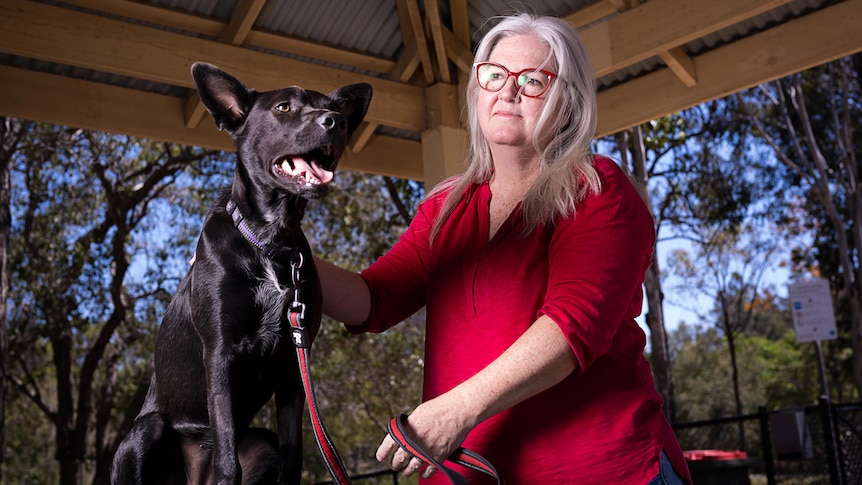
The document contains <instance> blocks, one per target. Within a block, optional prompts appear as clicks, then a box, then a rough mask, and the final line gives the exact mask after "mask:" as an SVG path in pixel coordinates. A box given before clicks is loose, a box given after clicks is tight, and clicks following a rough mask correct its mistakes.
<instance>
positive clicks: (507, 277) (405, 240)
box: [348, 157, 688, 485]
mask: <svg viewBox="0 0 862 485" xmlns="http://www.w3.org/2000/svg"><path fill="white" fill-rule="evenodd" d="M595 165H596V169H597V170H598V173H599V176H600V179H601V182H602V191H601V193H600V194H598V195H592V196H590V197H588V198H587V199H585V200H584V201H583V202H581V203H580V205H579V206H578V209H577V214H576V216H575V217H569V218H564V219H560V220H558V221H556V224H555V225H554V226H553V227H551V226H542V227H539V228H538V229H536V230H534V231H533V232H532V233H531V234H530V235H529V236H528V237H526V238H524V237H523V236H522V232H521V228H522V224H521V222H520V218H519V217H517V214H518V213H519V211H518V210H516V211H514V212H513V214H512V215H511V216H510V217H509V219H508V220H507V221H506V222H505V223H504V224H503V226H502V227H501V228H500V229H499V231H498V232H497V234H496V235H495V236H494V238H493V239H492V240H491V241H490V242H488V234H489V232H488V231H489V203H490V200H491V191H490V189H489V187H488V184H487V183H486V184H482V185H478V186H473V187H471V189H470V190H469V191H468V195H467V197H465V198H464V200H463V201H462V202H461V203H460V204H459V205H458V206H457V207H456V208H455V211H454V212H453V213H452V215H451V216H450V217H449V219H448V220H447V221H446V223H445V224H444V226H443V228H442V230H441V231H440V233H439V234H438V235H437V237H436V239H435V241H434V245H433V246H432V247H429V245H428V236H429V233H430V229H431V226H432V224H433V220H434V218H435V216H436V215H437V214H438V212H439V210H440V207H441V205H442V201H443V198H444V196H443V195H440V196H437V197H435V198H433V199H431V200H428V201H426V202H424V203H423V204H422V205H420V207H419V209H418V213H417V215H416V217H415V218H414V220H413V222H412V223H411V224H410V227H409V228H408V229H407V231H406V232H405V233H404V235H403V236H402V237H401V239H400V241H399V242H398V243H397V244H395V245H394V246H393V247H392V249H391V250H390V251H389V252H388V253H386V254H385V255H384V256H383V257H381V258H380V259H378V260H377V261H376V262H375V263H374V264H372V265H371V267H369V268H368V269H367V270H365V271H364V272H363V273H362V277H363V278H364V279H365V281H366V282H367V283H368V286H369V288H370V290H371V295H372V314H371V317H370V318H369V321H368V322H366V323H365V324H364V325H363V326H361V327H348V329H349V330H351V331H353V332H356V333H359V332H381V331H383V330H386V329H387V328H390V327H392V326H393V325H395V324H397V323H399V322H400V321H402V320H404V319H405V318H407V317H408V316H410V315H411V314H413V313H414V312H416V311H417V310H419V309H420V308H421V307H422V306H423V305H424V306H425V307H426V322H427V327H426V343H425V378H424V389H423V392H424V398H425V399H430V398H433V397H435V396H438V395H440V394H442V393H444V392H446V391H448V390H450V389H452V388H453V387H455V386H456V385H457V384H459V383H460V382H462V381H464V380H466V379H467V378H469V377H470V376H472V375H474V374H475V373H477V372H478V371H479V370H481V369H482V368H484V367H485V366H487V365H488V363H490V362H491V361H493V360H494V359H496V358H497V357H498V356H499V355H500V354H501V353H502V352H503V351H504V350H505V349H507V348H508V347H509V346H510V345H511V344H512V343H513V342H514V341H515V340H516V339H517V338H518V337H520V336H521V334H523V333H524V331H525V330H526V329H527V328H528V327H529V326H530V325H531V324H532V323H533V322H534V321H535V320H536V319H537V318H538V317H539V316H540V315H548V316H549V317H550V318H551V319H553V320H554V322H556V323H557V325H559V326H560V328H561V329H562V330H563V333H564V334H565V335H566V338H567V340H568V342H569V345H570V346H571V349H572V351H573V352H574V354H575V356H576V358H577V361H578V369H577V370H576V371H575V372H573V373H572V374H571V375H570V376H568V377H567V378H565V379H564V380H563V381H562V382H560V383H559V384H557V385H556V386H554V387H552V388H550V389H548V390H546V391H544V392H542V393H540V394H538V395H536V396H534V397H532V398H530V399H528V400H526V401H524V402H522V403H521V404H518V405H516V406H514V407H513V408H511V409H508V410H506V411H504V412H502V413H500V414H498V415H496V416H493V417H491V418H490V419H488V420H486V421H484V422H482V423H481V424H479V426H477V427H476V428H475V429H473V431H472V432H471V433H470V434H469V436H468V437H467V439H466V441H465V442H464V444H463V446H464V447H466V448H469V449H472V450H474V451H476V452H478V453H480V454H482V455H483V456H485V457H486V458H487V459H488V460H490V461H491V463H493V464H494V466H495V467H496V468H497V470H498V471H499V472H500V473H501V475H502V476H503V478H504V479H505V480H506V483H507V484H508V485H518V484H525V485H526V484H529V485H534V484H557V483H559V484H562V483H575V482H577V483H579V484H589V483H596V484H609V483H614V484H629V483H632V484H645V483H647V482H648V481H649V480H650V479H652V478H653V477H655V476H656V475H657V474H658V471H659V456H660V453H661V451H662V449H664V451H665V452H666V453H667V455H668V457H669V458H670V461H671V463H672V464H673V466H674V468H675V469H676V470H677V472H678V473H680V475H681V476H684V477H688V468H687V466H686V464H685V460H684V459H683V455H682V451H681V450H680V448H679V444H678V443H677V441H676V437H675V435H674V433H673V430H672V429H671V427H670V424H669V423H668V422H667V420H666V419H665V418H664V415H663V414H662V412H661V405H662V400H661V397H660V395H659V394H658V393H657V392H656V390H655V386H654V384H653V379H652V374H651V372H650V367H649V364H648V363H647V361H646V359H644V356H643V350H644V346H645V344H646V337H645V335H644V332H643V331H642V330H641V329H640V327H638V325H637V323H636V322H635V320H634V319H635V317H637V316H638V315H640V313H641V304H642V299H643V292H642V289H641V284H642V283H643V280H644V273H645V271H646V269H647V268H648V267H649V265H650V259H651V254H652V249H653V244H654V242H655V229H654V226H653V219H652V217H651V216H650V214H649V211H648V209H647V207H646V206H645V204H644V203H643V201H642V200H641V199H640V197H639V196H638V194H637V193H636V192H635V189H634V187H633V186H632V184H631V183H630V182H629V181H628V180H627V178H626V176H625V175H624V174H623V172H622V170H620V168H619V167H618V166H617V165H616V164H615V163H614V162H613V161H611V160H609V159H606V158H600V157H596V159H595ZM453 466H454V465H453ZM456 468H457V466H456ZM458 470H459V472H463V474H464V475H465V476H466V477H467V478H468V480H469V481H470V483H471V484H484V483H493V482H489V481H488V480H487V477H485V476H484V475H481V474H479V473H477V472H473V471H471V470H466V469H460V468H459V469H458ZM421 483H425V484H431V483H439V484H444V483H448V481H447V480H446V478H445V476H444V475H443V474H442V473H437V474H435V476H434V477H432V479H430V480H422V481H421Z"/></svg>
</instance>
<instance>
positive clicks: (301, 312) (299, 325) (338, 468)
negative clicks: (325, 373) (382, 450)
mask: <svg viewBox="0 0 862 485" xmlns="http://www.w3.org/2000/svg"><path fill="white" fill-rule="evenodd" d="M297 255H298V257H294V258H293V259H292V260H291V262H290V267H291V273H292V278H293V288H294V297H293V302H292V303H291V304H290V307H289V309H288V312H287V319H288V321H289V322H290V331H291V334H292V336H293V344H294V346H295V347H296V359H297V362H298V363H299V373H300V375H301V376H302V387H303V388H304V389H305V398H306V401H308V413H309V415H310V416H311V426H312V428H313V429H314V437H315V439H316V440H317V447H318V449H319V450H320V454H321V456H323V461H324V463H325V464H326V468H327V469H328V470H329V474H330V475H332V479H333V480H334V483H335V484H336V485H350V477H348V476H347V471H346V470H345V469H344V463H343V462H342V461H341V456H340V455H339V454H338V450H336V449H335V445H334V444H333V443H332V439H330V438H329V433H327V432H326V427H324V426H323V420H322V419H321V418H320V412H319V410H318V408H317V400H316V399H315V398H314V385H313V384H312V382H311V365H310V364H309V357H308V354H309V347H310V345H311V342H310V341H309V339H308V332H307V331H306V329H305V304H304V303H302V301H301V300H300V299H299V287H300V278H299V268H300V267H301V266H302V262H303V258H302V254H301V253H297ZM406 419H407V416H406V415H404V414H399V415H398V416H396V417H394V418H392V421H390V422H389V434H390V435H391V436H392V439H394V440H395V442H396V443H398V445H399V446H400V447H402V448H404V449H405V450H407V451H408V452H409V453H410V454H411V455H413V456H415V457H417V458H419V459H420V460H422V461H424V462H425V463H427V464H429V465H433V466H435V467H436V468H437V469H438V470H440V471H441V472H442V473H444V474H446V476H447V477H448V478H449V480H450V481H451V482H452V483H453V484H454V485H469V484H468V483H467V479H466V478H464V476H463V475H461V474H460V473H458V472H456V471H455V470H453V469H451V468H449V467H447V466H445V465H443V464H442V463H440V462H439V461H438V460H436V459H435V458H434V457H432V456H431V455H429V454H428V453H426V452H425V451H424V450H423V449H422V448H421V447H420V446H419V445H418V444H416V442H415V441H413V440H412V439H411V438H410V437H409V436H407V434H406V433H405V432H404V421H405V420H406ZM447 461H451V462H453V463H457V464H459V465H462V466H465V467H467V468H471V469H473V470H477V471H480V472H482V473H485V474H487V475H490V476H491V477H494V478H496V479H497V484H498V485H504V482H503V479H502V478H501V477H500V475H499V474H498V473H497V470H496V469H495V468H494V466H493V465H491V463H490V462H489V461H488V460H486V459H485V458H483V457H482V456H481V455H479V454H478V453H476V452H474V451H471V450H468V449H466V448H458V449H457V450H455V453H453V454H452V455H451V456H450V457H449V458H447Z"/></svg>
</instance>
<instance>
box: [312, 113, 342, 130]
mask: <svg viewBox="0 0 862 485" xmlns="http://www.w3.org/2000/svg"><path fill="white" fill-rule="evenodd" d="M317 122H318V123H320V126H322V127H323V128H324V129H326V130H333V129H336V128H337V129H342V128H344V126H345V125H346V122H345V121H344V117H343V116H340V115H338V114H337V113H326V114H323V115H320V116H319V117H318V118H317Z"/></svg>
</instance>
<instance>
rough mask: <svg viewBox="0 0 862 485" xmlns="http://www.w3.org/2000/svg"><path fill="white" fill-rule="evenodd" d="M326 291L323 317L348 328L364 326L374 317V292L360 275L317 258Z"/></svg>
mask: <svg viewBox="0 0 862 485" xmlns="http://www.w3.org/2000/svg"><path fill="white" fill-rule="evenodd" d="M314 265H315V266H316V267H317V274H318V275H319V276H320V285H321V286H322V287H323V313H325V314H326V315H328V316H330V317H332V318H334V319H335V320H338V321H340V322H343V323H344V324H345V325H360V324H362V323H363V322H365V321H366V320H368V316H369V315H370V314H371V292H370V291H369V290H368V285H366V284H365V280H363V279H362V277H361V276H359V275H358V274H357V273H354V272H352V271H348V270H346V269H342V268H339V267H338V266H336V265H334V264H332V263H329V262H327V261H324V260H322V259H320V258H318V257H317V256H315V257H314Z"/></svg>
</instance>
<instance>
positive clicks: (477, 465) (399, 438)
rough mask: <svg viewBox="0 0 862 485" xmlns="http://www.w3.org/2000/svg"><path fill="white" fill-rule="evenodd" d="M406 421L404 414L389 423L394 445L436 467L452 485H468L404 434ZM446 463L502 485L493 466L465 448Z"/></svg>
mask: <svg viewBox="0 0 862 485" xmlns="http://www.w3.org/2000/svg"><path fill="white" fill-rule="evenodd" d="M406 420H407V415H406V414H399V415H398V416H395V417H394V418H392V420H391V421H389V435H390V436H392V439H393V440H395V443H397V444H398V446H400V447H402V448H404V449H405V450H406V451H407V452H408V453H410V454H411V455H413V456H415V457H416V458H419V459H420V460H422V461H424V462H425V463H426V464H428V465H432V466H434V467H436V468H437V469H438V470H439V471H440V472H442V473H444V474H445V475H446V477H447V478H448V479H449V481H450V482H452V483H453V484H454V485H469V484H468V483H467V479H466V478H464V475H461V474H460V473H458V472H456V471H455V470H453V469H452V468H449V467H447V466H445V465H444V464H443V463H441V462H440V461H439V460H437V459H435V458H434V457H433V456H431V455H429V454H428V453H427V452H426V451H425V450H423V449H422V447H421V446H419V445H418V444H417V443H416V442H415V441H413V439H412V438H410V437H409V436H408V435H407V433H405V432H404V422H405V421H406ZM446 461H451V462H452V463H457V464H459V465H461V466H465V467H467V468H471V469H473V470H476V471H479V472H482V473H484V474H486V475H489V476H491V477H493V478H495V479H496V480H497V484H498V485H504V482H503V478H502V477H501V476H500V474H499V473H497V469H496V468H494V465H492V464H491V462H489V461H488V460H486V459H485V458H484V457H483V456H482V455H480V454H478V453H476V452H475V451H472V450H468V449H466V448H458V449H457V450H455V452H454V453H452V454H451V455H450V456H449V457H448V458H446Z"/></svg>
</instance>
